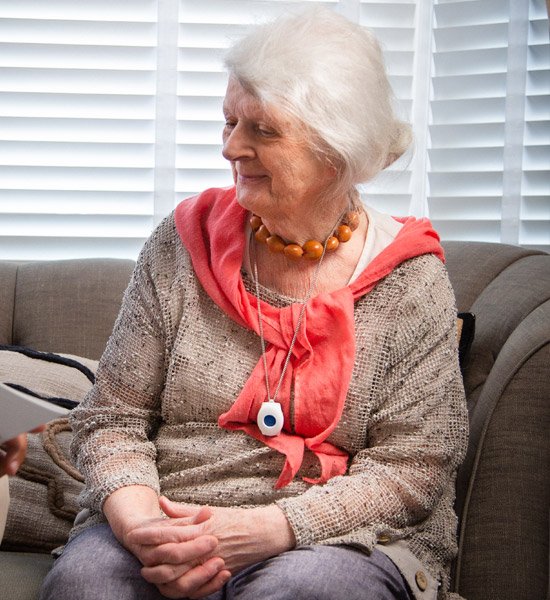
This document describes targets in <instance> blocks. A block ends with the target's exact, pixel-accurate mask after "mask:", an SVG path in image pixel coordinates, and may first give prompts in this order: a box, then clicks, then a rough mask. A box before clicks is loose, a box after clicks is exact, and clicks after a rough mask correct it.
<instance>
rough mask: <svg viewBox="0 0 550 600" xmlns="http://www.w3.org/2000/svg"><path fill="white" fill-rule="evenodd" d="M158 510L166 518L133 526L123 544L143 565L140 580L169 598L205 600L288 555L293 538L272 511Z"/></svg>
mask: <svg viewBox="0 0 550 600" xmlns="http://www.w3.org/2000/svg"><path fill="white" fill-rule="evenodd" d="M159 505H160V508H161V509H162V511H163V512H164V514H165V515H166V517H167V518H156V519H148V520H146V521H145V522H141V523H139V524H136V525H134V526H132V527H131V528H130V529H129V530H127V531H126V532H125V534H124V536H123V539H122V540H121V541H122V543H123V545H124V546H125V547H126V548H127V549H128V550H130V551H131V552H132V553H133V554H134V555H135V556H136V557H137V558H138V559H139V560H140V562H141V563H142V565H143V568H142V570H141V573H142V576H143V578H144V579H145V580H146V581H148V582H149V583H152V584H154V585H155V586H156V587H157V588H158V590H159V591H160V592H161V594H163V595H164V596H166V597H167V598H182V597H184V598H191V599H195V598H203V597H204V596H208V595H209V594H212V593H214V592H216V591H217V590H219V589H220V588H221V587H223V585H224V584H225V583H226V582H227V581H228V580H229V579H230V577H231V576H232V575H235V574H236V573H237V572H239V571H240V570H242V569H243V568H245V567H247V566H249V565H251V564H254V563H256V562H259V561H262V560H265V559H267V558H269V557H271V556H275V555H277V554H280V553H281V552H284V551H286V550H289V549H290V548H292V547H293V546H294V536H293V534H292V530H291V528H290V525H289V524H288V521H287V520H286V517H285V516H284V514H283V513H282V511H281V510H280V509H279V508H278V507H277V506H274V505H271V506H266V507H260V508H253V509H243V508H223V507H198V506H189V505H184V504H178V503H176V502H171V501H170V500H168V499H167V498H165V497H161V498H160V499H159Z"/></svg>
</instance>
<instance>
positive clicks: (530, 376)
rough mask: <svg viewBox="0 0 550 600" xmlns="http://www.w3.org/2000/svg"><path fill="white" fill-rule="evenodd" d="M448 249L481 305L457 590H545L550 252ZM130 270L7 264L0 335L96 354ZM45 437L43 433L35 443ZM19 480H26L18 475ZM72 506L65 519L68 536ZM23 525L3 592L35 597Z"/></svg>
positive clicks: (527, 597) (521, 593) (36, 580)
mask: <svg viewBox="0 0 550 600" xmlns="http://www.w3.org/2000/svg"><path fill="white" fill-rule="evenodd" d="M445 249H446V254H447V265H448V269H449V273H450V277H451V281H452V283H453V287H454V289H455V292H456V296H457V304H458V308H459V310H460V311H471V312H473V313H475V315H476V335H475V339H474V341H473V345H472V347H471V349H470V351H469V353H468V355H467V356H466V358H465V362H464V381H465V386H466V391H467V397H468V405H469V410H470V419H471V439H470V446H469V450H468V455H467V458H466V461H465V463H464V466H463V468H462V469H461V471H460V473H459V478H458V484H457V510H458V513H459V516H460V547H459V555H458V558H457V560H456V561H455V565H454V585H455V589H456V590H457V591H458V592H460V594H462V595H463V596H465V597H466V598H468V600H492V599H494V600H512V599H513V600H543V599H544V598H546V594H547V592H548V589H547V588H548V548H549V539H548V536H549V530H550V528H549V511H548V507H549V506H550V482H549V478H548V473H550V449H549V444H548V430H549V428H548V425H549V414H550V373H549V371H550V255H547V254H543V253H538V252H536V251H531V250H526V249H522V248H517V247H514V246H506V245H501V244H483V243H467V242H448V243H446V244H445ZM131 270H132V263H131V261H122V260H99V259H97V260H95V259H94V260H74V261H59V262H42V263H39V262H34V263H21V264H14V263H7V262H4V263H2V262H0V301H1V306H2V310H1V311H0V344H9V345H19V346H25V347H31V348H35V349H38V350H42V351H48V352H56V353H69V354H72V355H76V356H79V357H87V358H89V359H98V358H99V357H100V355H101V352H102V350H103V348H104V346H105V343H106V340H107V338H108V335H109V333H110V330H111V327H112V325H113V321H114V319H115V317H116V314H117V311H118V308H119V305H120V300H121V297H122V293H123V290H124V288H125V286H126V284H127V282H128V279H129V277H130V273H131ZM0 361H1V353H0ZM31 371H32V369H31ZM56 378H57V379H60V378H61V379H62V377H59V376H58V377H56ZM58 429H59V428H58ZM61 429H63V428H62V427H61ZM54 433H55V432H54ZM59 435H60V436H61V437H62V436H65V437H67V436H70V432H68V431H64V432H63V431H62V432H61V433H60V434H59ZM50 437H51V436H50ZM53 437H55V436H53ZM39 443H40V441H39V440H38V439H36V440H33V441H32V444H33V448H36V445H37V444H39ZM63 443H65V442H63ZM61 445H63V444H61ZM59 464H61V463H59ZM63 464H64V463H63ZM56 468H57V466H56ZM65 468H68V467H66V465H65ZM36 470H37V469H36V468H35V471H36ZM38 470H39V469H38ZM50 483H51V482H50ZM12 485H13V486H14V489H15V487H16V485H20V486H23V485H26V484H25V482H22V480H21V478H20V479H19V480H18V481H15V480H13V481H12ZM29 485H30V484H29ZM33 485H36V486H39V484H38V483H36V482H35V483H33ZM18 489H26V488H24V487H23V488H18ZM37 489H38V488H37ZM19 493H20V492H19ZM48 493H49V489H48ZM56 493H57V494H58V495H59V493H60V490H59V489H57V491H56ZM29 495H30V496H31V497H30V498H29V497H25V498H22V497H21V496H19V498H20V499H19V500H18V501H17V502H15V503H14V502H13V501H12V506H11V507H10V519H11V521H10V519H8V527H9V526H10V522H11V523H12V524H13V523H16V524H17V523H20V524H21V525H19V526H20V527H23V526H24V524H25V523H26V520H27V519H28V516H27V515H25V514H24V513H25V510H28V505H29V503H32V502H33V501H34V495H33V494H27V496H29ZM69 495H70V494H69V492H68V491H67V497H68V496H69ZM51 496H52V494H50V496H49V497H51ZM54 496H55V494H54ZM39 497H40V494H39V493H37V494H36V498H37V499H39ZM50 499H51V498H50ZM37 501H38V500H37ZM73 501H74V497H73ZM14 504H18V506H14ZM26 506H27V508H25V507H26ZM18 510H19V513H21V512H23V514H18V515H17V518H18V519H19V521H17V520H14V519H15V517H14V515H15V512H16V511H18ZM70 515H71V512H70V511H67V514H66V515H65V516H64V517H63V519H64V520H63V519H62V518H61V517H59V516H56V517H55V518H56V519H57V521H58V522H59V523H62V525H63V528H62V529H61V530H60V531H61V534H60V535H61V537H62V536H63V535H65V533H63V532H65V531H68V528H69V527H70V519H71V516H70ZM19 526H17V525H16V526H12V532H11V534H10V540H11V541H9V543H6V540H5V541H4V543H3V544H2V546H1V547H0V597H1V598H3V599H5V600H27V599H28V600H30V599H34V598H36V597H37V589H38V587H39V585H40V581H41V580H42V578H43V577H44V575H45V573H46V572H47V570H48V569H49V568H50V566H51V561H52V559H51V558H50V556H49V555H48V554H47V553H44V552H36V548H35V547H34V546H33V542H34V540H33V535H32V531H31V533H29V532H27V534H26V536H27V537H26V538H25V540H24V542H23V543H19V542H18V541H17V539H15V541H14V536H15V537H16V536H17V533H18V532H17V529H18V527H19ZM42 533H43V532H42V531H37V533H36V536H37V537H38V535H39V534H40V535H42ZM54 542H55V540H54ZM61 543H62V540H61ZM25 550H27V551H25ZM28 550H34V551H33V552H28ZM342 600H345V599H342Z"/></svg>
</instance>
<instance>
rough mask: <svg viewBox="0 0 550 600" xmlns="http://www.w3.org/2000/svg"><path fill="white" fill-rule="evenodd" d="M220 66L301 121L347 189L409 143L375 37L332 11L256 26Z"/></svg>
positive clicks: (311, 11) (407, 129)
mask: <svg viewBox="0 0 550 600" xmlns="http://www.w3.org/2000/svg"><path fill="white" fill-rule="evenodd" d="M225 65H226V68H227V69H228V71H229V74H230V75H233V76H235V77H236V78H237V79H238V81H239V82H240V83H241V85H243V86H244V87H245V88H246V89H247V90H249V91H250V92H251V93H253V94H254V95H255V96H256V97H257V98H258V99H259V100H260V101H262V102H263V103H265V104H266V105H269V104H271V105H274V106H276V107H277V108H278V109H279V110H282V111H283V112H285V113H287V114H289V115H291V116H293V117H295V118H297V119H298V120H299V121H301V122H302V123H303V124H305V125H306V127H307V128H308V129H309V130H310V132H312V134H313V135H312V144H314V145H315V146H316V147H317V149H319V150H321V151H322V152H323V153H325V154H327V155H328V158H329V160H331V161H332V162H333V164H334V165H335V166H336V167H337V168H338V171H339V174H338V175H339V176H338V180H339V185H340V186H342V187H343V188H345V189H347V190H349V189H350V188H352V187H353V186H354V185H356V184H359V183H363V182H366V181H368V180H370V179H372V178H373V177H374V176H375V175H376V174H377V173H378V172H379V171H381V170H382V169H383V168H384V167H386V166H387V165H388V164H390V163H392V162H393V161H394V160H396V159H397V158H399V157H400V156H401V155H402V154H403V153H404V152H405V150H406V149H407V148H408V146H409V145H410V143H411V138H412V135H411V129H410V126H409V125H408V124H406V123H404V122H402V121H400V120H399V119H398V118H397V117H396V116H395V114H394V110H393V106H392V104H393V100H394V99H393V93H392V89H391V86H390V84H389V81H388V78H387V75H386V71H385V67H384V60H383V57H382V52H381V49H380V46H379V44H378V42H377V40H376V38H375V37H374V35H373V34H372V33H371V32H370V31H368V30H367V29H365V28H363V27H361V26H360V25H357V24H354V23H351V22H350V21H348V20H347V19H346V18H344V17H342V16H340V15H338V14H336V13H334V12H332V11H331V10H328V9H324V8H313V9H309V10H306V11H305V12H302V13H300V14H298V15H286V16H283V17H280V18H278V19H276V20H275V21H272V22H270V23H267V24H263V25H258V26H256V27H255V28H254V29H253V30H252V32H251V33H249V34H248V35H246V36H245V37H243V38H241V39H240V40H239V41H237V42H236V43H235V44H234V45H233V46H232V48H230V50H229V51H228V53H227V55H226V59H225ZM315 138H318V139H315Z"/></svg>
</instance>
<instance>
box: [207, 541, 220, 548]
mask: <svg viewBox="0 0 550 600" xmlns="http://www.w3.org/2000/svg"><path fill="white" fill-rule="evenodd" d="M207 545H208V549H209V550H214V548H215V547H216V546H217V545H218V540H216V539H215V538H208V544H207Z"/></svg>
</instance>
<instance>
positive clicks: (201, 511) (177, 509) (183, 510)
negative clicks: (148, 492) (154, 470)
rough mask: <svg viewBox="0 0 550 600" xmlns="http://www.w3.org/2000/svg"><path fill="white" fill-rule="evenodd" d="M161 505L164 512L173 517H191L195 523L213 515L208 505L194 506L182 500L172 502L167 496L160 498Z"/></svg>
mask: <svg viewBox="0 0 550 600" xmlns="http://www.w3.org/2000/svg"><path fill="white" fill-rule="evenodd" d="M159 506H160V508H161V510H162V512H163V513H164V514H165V515H166V516H168V517H171V518H173V519H181V518H184V517H188V518H189V517H191V518H193V519H194V522H195V523H201V522H202V521H204V520H206V519H208V518H210V517H211V516H212V511H211V510H210V508H209V507H208V506H194V505H191V504H181V503H180V502H172V500H168V498H167V497H166V496H161V497H160V498H159Z"/></svg>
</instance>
